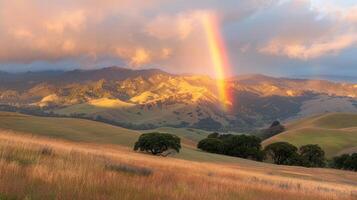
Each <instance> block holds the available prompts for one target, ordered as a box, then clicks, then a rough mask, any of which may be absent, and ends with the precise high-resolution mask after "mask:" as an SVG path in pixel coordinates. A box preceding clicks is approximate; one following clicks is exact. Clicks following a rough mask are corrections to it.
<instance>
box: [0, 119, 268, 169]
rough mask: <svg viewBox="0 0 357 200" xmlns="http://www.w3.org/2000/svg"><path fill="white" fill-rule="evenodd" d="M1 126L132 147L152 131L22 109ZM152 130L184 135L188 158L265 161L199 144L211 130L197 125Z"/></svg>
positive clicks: (183, 151)
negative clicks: (220, 152) (202, 148)
mask: <svg viewBox="0 0 357 200" xmlns="http://www.w3.org/2000/svg"><path fill="white" fill-rule="evenodd" d="M0 129H5V130H13V131H17V132H23V133H31V134H34V135H41V136H47V137H52V138H59V139H66V140H71V141H75V142H90V143H103V144H117V145H121V146H125V147H130V148H132V147H133V145H134V143H135V141H136V140H137V138H138V137H139V135H140V134H141V133H143V132H148V131H142V132H139V131H134V130H129V129H125V128H121V127H117V126H112V125H108V124H105V123H100V122H95V121H90V120H83V119H74V118H55V117H36V116H30V115H23V114H19V113H11V112H0ZM150 131H160V132H168V133H172V134H175V135H177V136H179V137H181V139H182V143H183V148H182V149H181V152H180V153H179V154H177V155H176V157H178V158H182V159H185V160H196V161H209V162H226V163H227V162H228V163H235V162H239V163H242V164H244V163H248V164H250V165H251V164H254V165H257V166H260V165H261V163H257V162H253V161H249V160H244V159H240V158H232V157H228V156H223V155H218V154H210V153H206V152H202V151H200V150H197V149H196V148H195V144H196V142H197V141H198V140H200V139H201V138H204V137H206V135H207V134H208V132H205V131H201V130H197V129H177V128H159V129H154V130H150Z"/></svg>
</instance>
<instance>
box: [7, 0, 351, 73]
mask: <svg viewBox="0 0 357 200" xmlns="http://www.w3.org/2000/svg"><path fill="white" fill-rule="evenodd" d="M207 15H214V16H215V17H216V18H217V19H219V23H218V26H217V29H218V31H219V32H220V35H221V41H223V43H224V45H223V47H222V48H225V50H224V51H222V52H225V54H226V55H225V56H226V57H227V58H228V62H227V65H229V66H228V67H229V68H230V70H229V71H230V75H235V74H246V73H261V74H268V75H279V76H284V75H289V76H291V75H309V76H314V75H347V76H357V56H356V55H357V1H356V0H224V1H223V0H194V1H192V0H145V1H143V0H76V1H73V0H51V1H43V0H15V1H14V0H0V47H1V48H0V71H1V70H2V71H29V70H31V71H37V70H61V69H65V70H69V69H75V68H81V69H93V68H100V67H107V66H113V65H116V66H121V67H129V68H133V69H142V68H160V69H163V70H165V71H168V72H173V73H199V74H208V75H213V76H214V75H215V71H214V68H213V67H212V59H211V56H212V55H211V54H210V51H209V47H208V44H207V40H206V39H205V34H206V33H205V29H204V27H203V25H202V16H207Z"/></svg>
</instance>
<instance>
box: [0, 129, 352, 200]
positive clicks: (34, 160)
mask: <svg viewBox="0 0 357 200" xmlns="http://www.w3.org/2000/svg"><path fill="white" fill-rule="evenodd" d="M263 165H264V167H263V168H264V170H263V169H262V168H260V167H259V166H255V165H250V167H244V165H241V164H240V163H239V162H237V163H220V164H218V163H211V162H194V161H186V160H181V159H176V158H167V157H166V158H164V157H155V156H151V155H147V154H142V153H135V152H133V151H132V150H131V149H129V148H126V147H120V146H118V145H116V146H113V145H104V144H100V145H98V144H90V143H78V142H69V141H63V140H58V139H57V140H55V139H48V138H44V137H38V136H31V135H29V134H26V135H22V134H20V133H14V132H9V131H0V199H130V200H135V199H153V200H154V199H155V200H157V199H173V200H175V199H192V200H195V199H197V200H199V199H220V200H222V199H232V200H233V199H247V200H250V199H257V200H258V199H259V200H261V199H264V200H279V199H292V200H295V199H296V200H309V199H311V200H322V199H328V200H334V199H336V200H352V199H356V198H357V174H356V173H353V172H347V171H339V170H331V169H306V168H300V167H286V166H274V165H269V164H263ZM276 168H279V169H276Z"/></svg>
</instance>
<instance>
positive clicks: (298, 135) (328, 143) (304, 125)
mask: <svg viewBox="0 0 357 200" xmlns="http://www.w3.org/2000/svg"><path fill="white" fill-rule="evenodd" d="M286 128H287V130H286V131H285V132H283V133H281V134H278V135H275V136H273V137H271V138H269V139H267V140H265V141H264V143H263V144H264V145H267V144H270V143H273V142H278V141H286V142H289V143H292V144H294V145H297V146H301V145H304V144H319V145H320V146H321V147H322V148H323V149H324V150H325V152H326V155H327V156H328V157H332V156H334V155H338V154H341V153H348V152H350V151H354V150H357V149H356V148H357V114H352V113H351V114H349V113H331V114H325V115H319V116H314V117H309V118H306V119H303V120H299V121H296V122H293V123H291V124H288V125H287V127H286Z"/></svg>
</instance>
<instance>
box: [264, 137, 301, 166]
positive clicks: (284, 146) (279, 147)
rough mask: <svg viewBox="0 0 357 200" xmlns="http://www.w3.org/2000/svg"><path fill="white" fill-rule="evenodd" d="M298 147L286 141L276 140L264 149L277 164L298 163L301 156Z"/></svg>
mask: <svg viewBox="0 0 357 200" xmlns="http://www.w3.org/2000/svg"><path fill="white" fill-rule="evenodd" d="M297 150H298V148H297V147H296V146H294V145H292V144H290V143H287V142H276V143H272V144H269V145H268V146H266V147H265V149H264V151H265V152H266V154H267V155H269V156H271V158H272V159H273V161H274V163H275V164H278V165H300V164H301V158H300V156H299V154H298V153H297Z"/></svg>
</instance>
